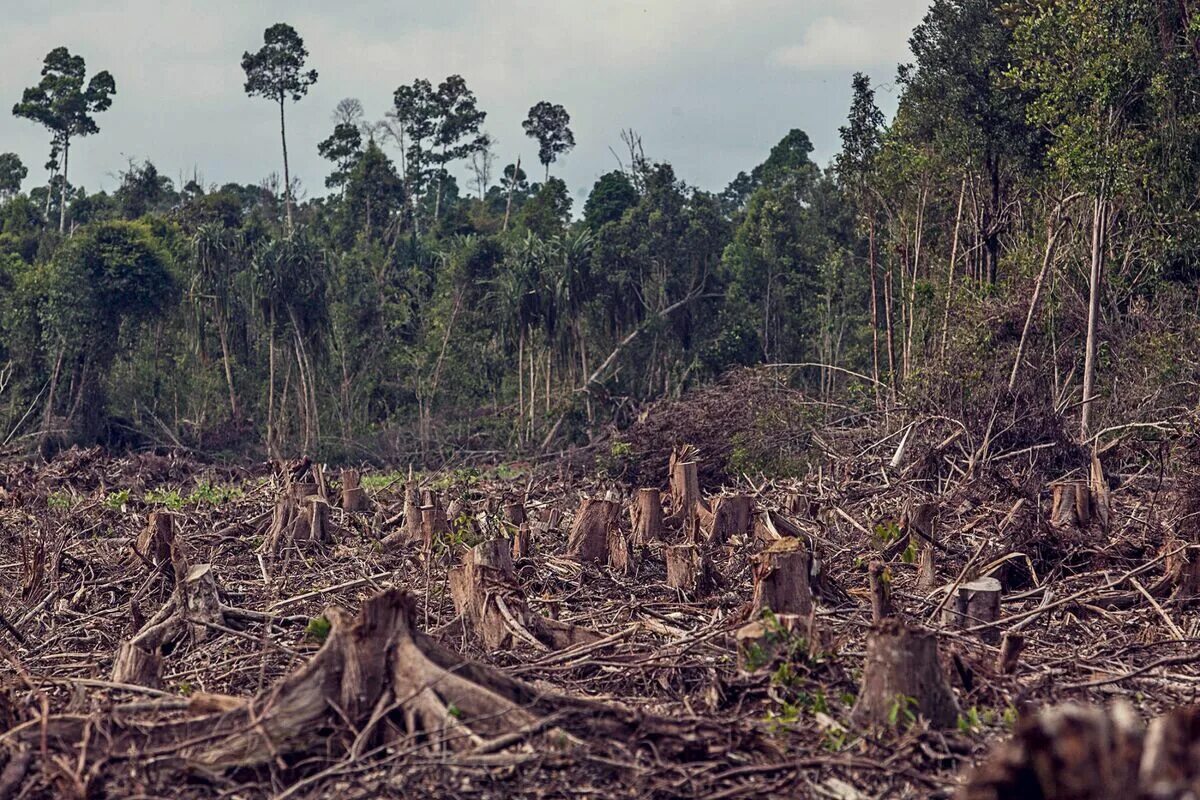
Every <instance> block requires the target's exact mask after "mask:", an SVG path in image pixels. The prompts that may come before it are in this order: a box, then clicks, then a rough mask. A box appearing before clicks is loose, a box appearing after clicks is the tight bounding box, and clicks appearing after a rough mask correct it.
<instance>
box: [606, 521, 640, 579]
mask: <svg viewBox="0 0 1200 800" xmlns="http://www.w3.org/2000/svg"><path fill="white" fill-rule="evenodd" d="M636 565H637V560H636V555H635V553H634V549H633V540H632V539H631V538H630V537H629V536H628V535H626V533H625V532H624V531H623V530H621V528H620V526H618V525H613V526H612V527H611V528H609V529H608V566H609V568H610V569H611V570H612V571H613V572H617V573H620V574H621V575H628V574H630V573H631V572H633V570H634V568H635V567H636Z"/></svg>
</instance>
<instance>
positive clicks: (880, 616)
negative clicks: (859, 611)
mask: <svg viewBox="0 0 1200 800" xmlns="http://www.w3.org/2000/svg"><path fill="white" fill-rule="evenodd" d="M867 588H868V589H869V590H870V592H871V622H872V623H873V624H875V625H878V624H879V623H881V622H883V621H884V620H885V619H888V618H889V617H891V616H892V614H893V609H892V572H891V570H889V569H888V568H887V564H884V563H883V562H882V561H880V560H878V559H876V560H875V561H872V562H871V563H870V565H869V566H868V567H867Z"/></svg>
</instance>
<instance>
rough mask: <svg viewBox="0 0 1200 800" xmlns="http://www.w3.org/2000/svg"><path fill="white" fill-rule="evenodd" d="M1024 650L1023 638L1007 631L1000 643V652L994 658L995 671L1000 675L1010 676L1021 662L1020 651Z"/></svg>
mask: <svg viewBox="0 0 1200 800" xmlns="http://www.w3.org/2000/svg"><path fill="white" fill-rule="evenodd" d="M1024 649H1025V637H1024V636H1022V635H1021V634H1019V633H1013V632H1012V631H1009V632H1008V633H1006V634H1004V639H1003V640H1002V641H1001V642H1000V652H999V654H997V656H996V671H997V672H999V673H1000V674H1001V675H1011V674H1012V673H1013V672H1015V671H1016V669H1017V663H1018V662H1019V661H1020V660H1021V651H1022V650H1024Z"/></svg>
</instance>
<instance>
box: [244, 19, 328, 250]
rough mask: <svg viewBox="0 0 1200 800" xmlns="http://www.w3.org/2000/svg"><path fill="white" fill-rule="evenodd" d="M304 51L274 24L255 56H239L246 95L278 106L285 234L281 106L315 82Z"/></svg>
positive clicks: (287, 189) (296, 37)
mask: <svg viewBox="0 0 1200 800" xmlns="http://www.w3.org/2000/svg"><path fill="white" fill-rule="evenodd" d="M307 58H308V50H306V49H305V47H304V40H303V39H301V38H300V34H298V33H296V29H295V28H293V27H292V26H291V25H288V24H287V23H284V22H277V23H276V24H274V25H272V26H271V27H269V28H267V29H266V31H264V32H263V46H262V48H261V49H259V51H258V52H257V53H251V52H249V51H247V52H246V53H244V54H243V55H242V69H243V70H245V72H246V87H245V89H246V94H247V95H249V96H250V97H265V98H267V99H268V100H273V101H275V102H276V103H278V104H279V138H280V140H281V141H282V142H283V195H284V206H285V208H286V210H287V226H288V231H291V230H292V179H291V174H290V172H289V171H288V155H287V126H286V124H285V122H284V113H283V109H284V104H285V101H287V99H288V98H291V100H292V102H297V101H299V100H300V98H301V97H304V95H306V94H308V87H310V86H312V85H313V84H314V83H316V82H317V71H316V70H315V69H310V70H308V71H305V69H304V62H305V60H307Z"/></svg>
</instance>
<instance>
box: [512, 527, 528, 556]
mask: <svg viewBox="0 0 1200 800" xmlns="http://www.w3.org/2000/svg"><path fill="white" fill-rule="evenodd" d="M510 541H511V543H512V558H513V561H520V560H521V559H522V558H529V556H530V554H531V553H532V552H533V544H532V539H531V535H530V531H529V523H527V522H526V523H522V525H521V527H519V528H517V529H516V530H515V531H513V533H512V538H511V540H510Z"/></svg>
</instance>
